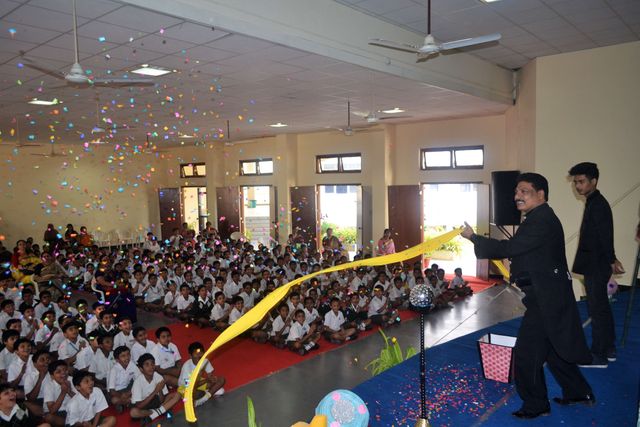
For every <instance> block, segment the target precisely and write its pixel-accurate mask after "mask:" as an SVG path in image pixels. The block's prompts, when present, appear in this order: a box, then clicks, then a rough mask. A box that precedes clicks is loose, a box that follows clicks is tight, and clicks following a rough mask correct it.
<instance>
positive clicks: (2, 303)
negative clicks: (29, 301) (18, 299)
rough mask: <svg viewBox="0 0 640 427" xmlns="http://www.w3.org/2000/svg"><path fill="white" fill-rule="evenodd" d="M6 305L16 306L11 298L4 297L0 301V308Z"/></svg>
mask: <svg viewBox="0 0 640 427" xmlns="http://www.w3.org/2000/svg"><path fill="white" fill-rule="evenodd" d="M8 305H12V306H14V307H15V306H16V303H14V302H13V300H12V299H6V300H4V301H2V302H1V303H0V310H4V308H5V307H6V306H8Z"/></svg>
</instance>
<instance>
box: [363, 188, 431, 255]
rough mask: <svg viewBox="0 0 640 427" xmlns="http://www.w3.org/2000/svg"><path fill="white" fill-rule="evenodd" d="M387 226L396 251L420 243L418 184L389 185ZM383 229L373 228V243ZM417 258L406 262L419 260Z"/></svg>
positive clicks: (421, 226) (420, 218) (420, 225)
mask: <svg viewBox="0 0 640 427" xmlns="http://www.w3.org/2000/svg"><path fill="white" fill-rule="evenodd" d="M387 194H388V195H389V228H390V229H391V236H392V237H393V242H394V244H395V247H396V252H400V251H403V250H405V249H407V248H410V247H412V246H415V245H418V244H420V243H422V229H423V225H422V196H421V194H420V186H419V185H390V186H388V187H387ZM382 231H383V230H375V233H376V234H375V237H374V239H373V240H374V243H376V244H377V241H378V240H377V239H378V238H379V237H378V236H379V235H380V236H381V235H382ZM419 260H420V259H419V258H416V259H413V260H410V261H408V262H411V263H413V262H415V261H419Z"/></svg>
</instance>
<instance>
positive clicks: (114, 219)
mask: <svg viewBox="0 0 640 427" xmlns="http://www.w3.org/2000/svg"><path fill="white" fill-rule="evenodd" d="M56 148H57V149H56V151H59V152H62V151H63V150H64V151H67V153H68V156H67V157H50V158H47V157H40V156H32V155H31V153H43V152H48V151H49V146H48V144H46V143H45V144H43V146H42V147H31V148H21V149H13V148H11V147H10V146H3V147H1V148H0V158H2V160H3V161H2V164H1V165H0V182H2V188H1V192H0V200H1V203H0V217H1V218H2V219H1V220H0V234H2V235H4V236H5V242H4V243H5V245H6V246H7V247H8V248H10V249H12V248H13V246H14V245H15V242H16V240H18V239H23V238H26V237H27V236H32V237H33V238H34V239H35V241H36V242H37V243H42V237H43V234H44V230H45V229H46V227H47V224H48V223H53V224H54V225H55V226H60V225H61V226H65V225H66V224H67V223H72V224H74V225H75V228H76V230H79V229H80V226H81V225H85V226H87V228H88V229H89V230H90V231H94V230H98V228H99V231H101V232H103V233H109V232H114V231H118V232H120V233H121V234H123V235H127V234H129V233H134V232H135V233H142V234H144V233H146V231H147V229H148V228H150V229H152V230H155V227H157V225H158V220H159V214H158V202H157V196H156V194H157V185H158V183H159V182H160V181H161V180H162V179H163V173H164V170H165V165H164V163H165V161H164V159H162V158H160V157H157V156H155V155H152V154H135V155H134V154H132V153H131V151H130V150H129V151H118V152H114V150H113V148H111V147H92V148H91V151H90V152H84V151H83V149H82V147H80V146H64V145H60V146H58V145H57V144H56ZM63 183H66V185H64V184H63ZM119 188H122V192H119V191H118V189H119ZM36 193H37V194H36Z"/></svg>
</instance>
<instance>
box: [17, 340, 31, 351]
mask: <svg viewBox="0 0 640 427" xmlns="http://www.w3.org/2000/svg"><path fill="white" fill-rule="evenodd" d="M24 343H27V344H29V345H30V346H31V347H33V344H32V343H31V340H30V339H28V338H18V339H17V340H16V342H15V343H14V344H13V348H15V349H17V348H18V347H20V344H24Z"/></svg>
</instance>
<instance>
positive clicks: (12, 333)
mask: <svg viewBox="0 0 640 427" xmlns="http://www.w3.org/2000/svg"><path fill="white" fill-rule="evenodd" d="M11 337H17V338H20V332H18V331H16V330H15V329H6V330H4V331H3V332H2V343H6V342H7V341H9V338H11ZM14 348H15V347H14Z"/></svg>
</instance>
